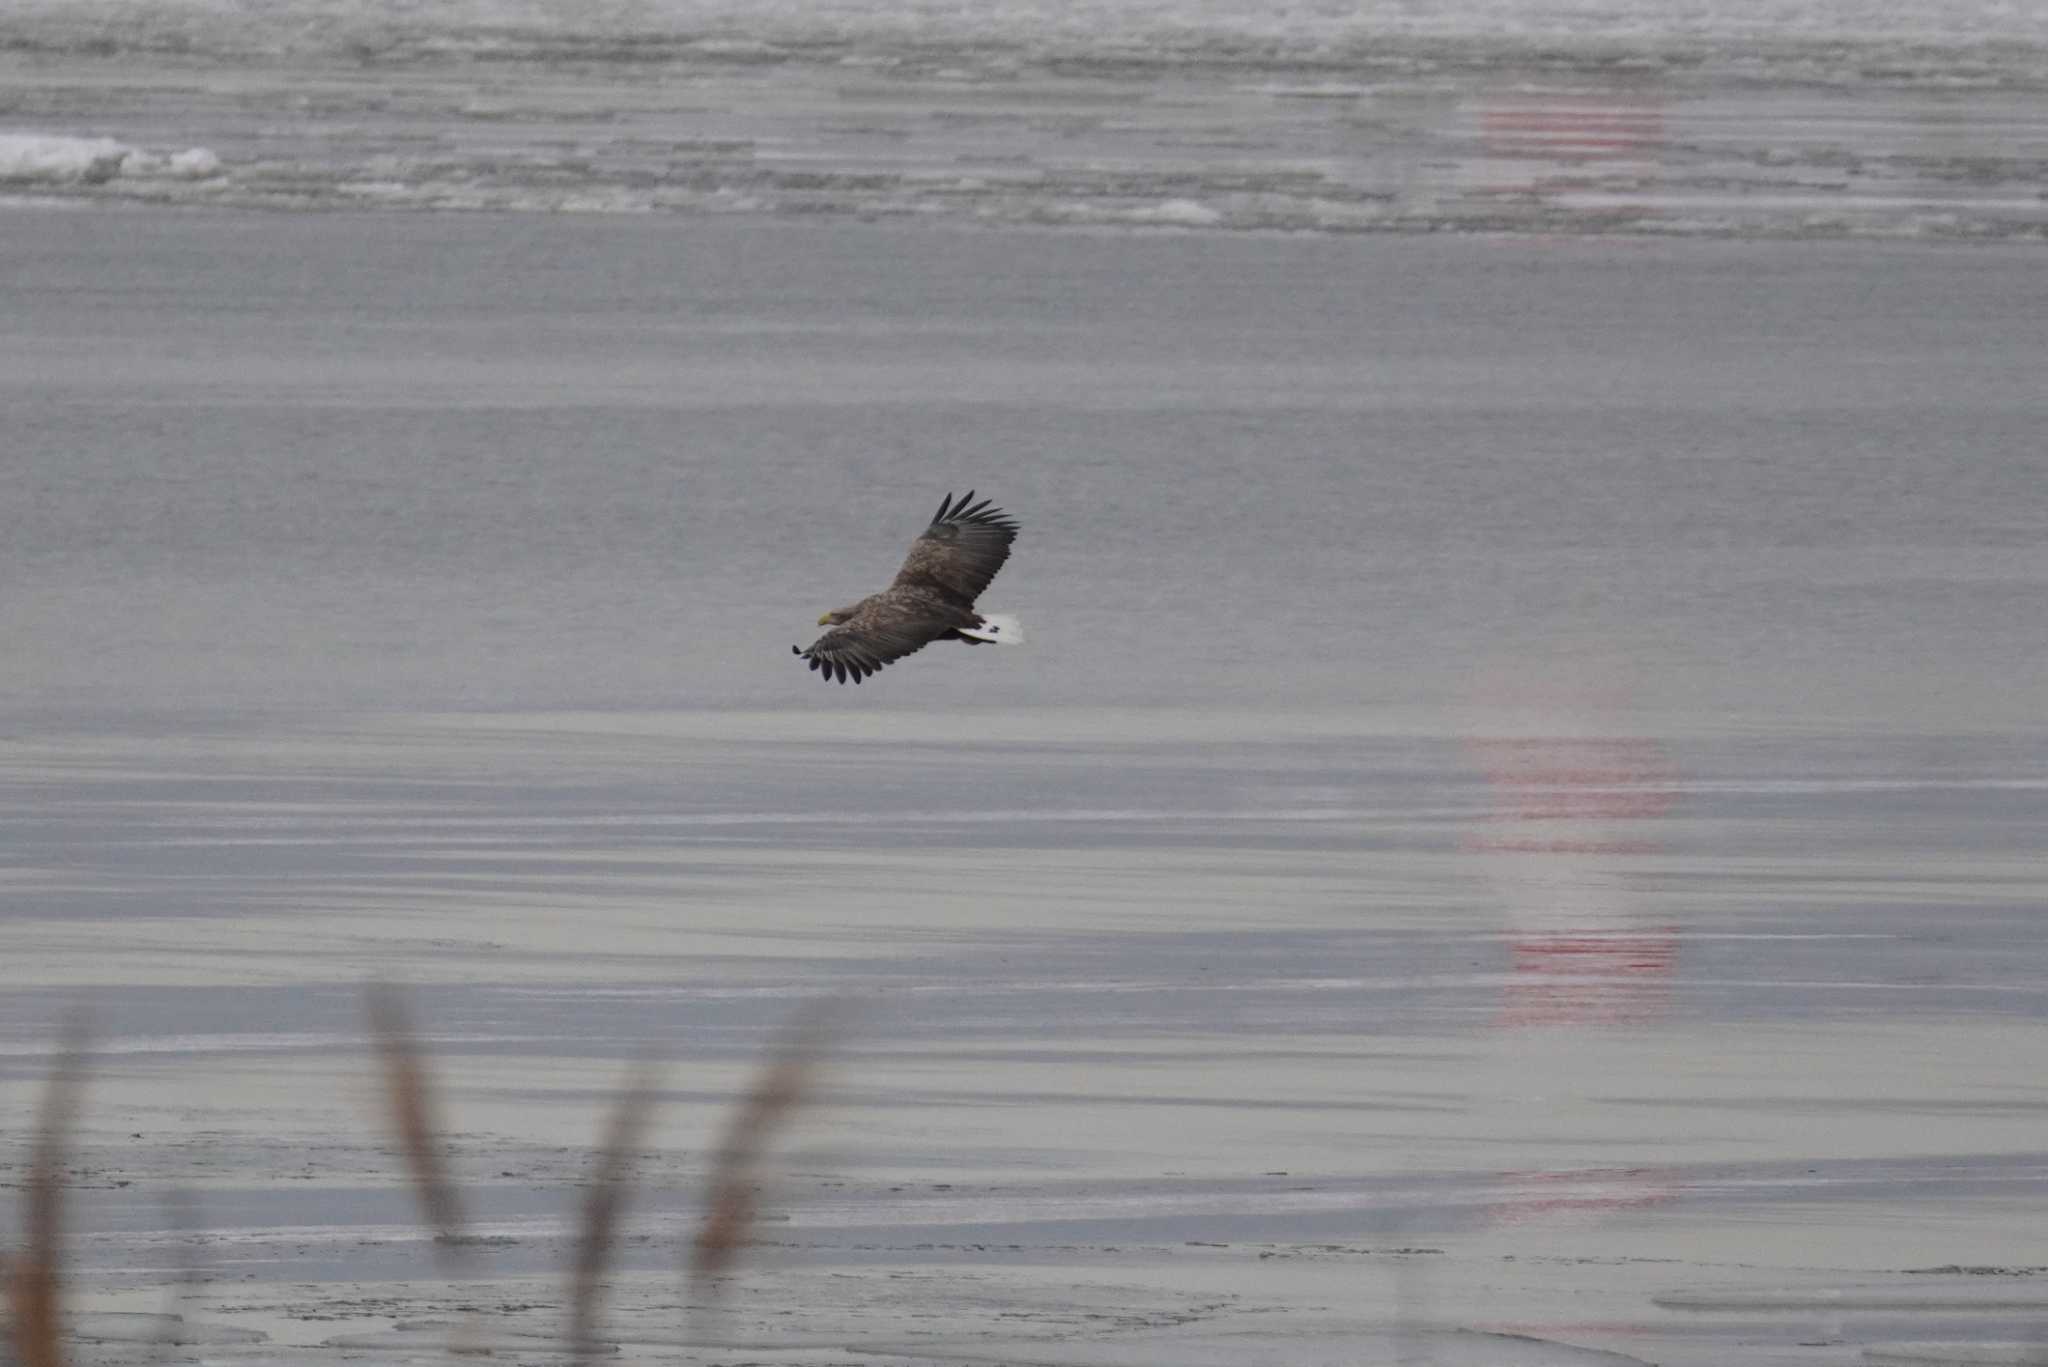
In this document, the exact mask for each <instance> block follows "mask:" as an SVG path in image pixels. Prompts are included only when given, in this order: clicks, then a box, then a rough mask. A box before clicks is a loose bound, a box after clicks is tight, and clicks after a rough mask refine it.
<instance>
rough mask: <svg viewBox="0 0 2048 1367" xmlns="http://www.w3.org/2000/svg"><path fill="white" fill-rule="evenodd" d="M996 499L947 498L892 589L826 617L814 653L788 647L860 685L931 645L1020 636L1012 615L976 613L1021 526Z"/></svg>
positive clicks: (836, 676) (814, 664) (980, 642)
mask: <svg viewBox="0 0 2048 1367" xmlns="http://www.w3.org/2000/svg"><path fill="white" fill-rule="evenodd" d="M990 502H992V500H990V499H983V500H982V501H981V502H979V503H976V502H975V501H974V491H973V490H972V489H970V490H968V491H967V493H966V495H965V496H964V497H962V498H960V499H959V500H958V501H957V502H956V501H955V500H954V498H953V496H952V495H951V494H947V495H946V497H945V498H944V499H943V500H941V501H940V503H939V511H938V514H937V515H936V516H934V517H933V518H932V525H931V526H929V527H926V528H925V529H924V531H923V532H922V533H921V534H919V536H918V538H917V540H915V541H913V542H911V543H910V554H909V555H908V556H907V557H905V558H904V561H903V568H902V569H900V570H898V571H896V578H895V579H894V580H892V581H891V582H890V584H889V587H888V588H886V589H883V590H882V591H881V592H880V593H876V594H870V595H869V596H868V597H866V598H863V599H861V600H860V601H859V602H858V603H855V604H854V605H853V606H852V607H845V608H840V609H839V610H838V611H837V612H828V613H826V614H825V615H824V616H823V617H820V618H819V619H818V625H819V626H821V627H822V626H829V627H831V628H832V630H830V631H828V632H826V633H825V634H824V635H823V636H820V637H819V638H818V639H817V640H815V641H813V642H811V648H810V649H809V650H805V649H802V648H801V647H798V646H791V647H790V649H791V650H793V651H795V652H796V653H797V655H798V656H799V657H801V658H802V659H805V660H808V661H810V664H811V668H812V669H815V670H817V671H818V672H819V673H820V674H823V675H824V676H825V677H826V678H827V679H837V680H838V681H839V682H840V683H845V682H846V681H847V680H848V679H851V680H853V681H854V682H855V683H859V682H860V681H861V680H862V679H864V678H866V677H867V676H868V675H870V674H872V673H874V672H875V671H876V670H878V669H880V668H881V667H882V666H883V665H885V664H888V663H889V662H890V661H891V660H900V659H902V658H903V657H904V656H905V655H909V654H911V653H913V652H915V651H919V650H923V649H924V648H925V647H926V646H927V645H930V644H931V643H932V642H933V641H965V642H966V643H967V644H968V645H985V644H988V643H990V642H1003V643H1008V642H1010V641H1014V640H1018V639H1020V634H1019V631H1018V627H1017V623H1016V620H1015V619H1014V618H1004V617H995V616H983V615H982V614H981V613H978V612H976V611H975V610H974V600H975V598H977V597H978V596H979V595H980V593H981V591H982V590H983V589H985V588H987V587H988V581H989V580H991V579H993V578H995V577H996V571H997V570H999V569H1001V568H1002V567H1003V562H1004V561H1005V560H1007V559H1009V558H1010V543H1011V542H1012V541H1014V540H1015V539H1016V537H1017V524H1016V523H1015V522H1014V521H1012V520H1011V519H1010V517H1009V516H1008V515H1007V514H1005V513H1004V512H1003V510H1002V509H1001V508H991V507H990V506H989V504H990Z"/></svg>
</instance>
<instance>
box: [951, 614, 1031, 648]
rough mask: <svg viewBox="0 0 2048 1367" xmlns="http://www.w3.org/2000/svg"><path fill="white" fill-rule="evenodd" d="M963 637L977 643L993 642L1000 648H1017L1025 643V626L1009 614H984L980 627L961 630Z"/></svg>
mask: <svg viewBox="0 0 2048 1367" xmlns="http://www.w3.org/2000/svg"><path fill="white" fill-rule="evenodd" d="M960 634H961V635H962V636H971V637H973V638H974V639H975V640H977V641H993V642H995V644H997V645H999V646H1015V645H1022V644H1023V643H1024V624H1023V623H1022V622H1020V621H1018V620H1017V619H1016V618H1015V617H1012V616H1010V614H1008V613H1007V612H984V613H983V614H981V625H980V626H978V627H962V628H960Z"/></svg>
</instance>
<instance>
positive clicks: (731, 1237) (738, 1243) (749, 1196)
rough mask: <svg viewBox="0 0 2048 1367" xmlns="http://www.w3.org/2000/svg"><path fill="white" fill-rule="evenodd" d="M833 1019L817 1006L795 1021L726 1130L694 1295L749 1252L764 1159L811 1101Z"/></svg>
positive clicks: (694, 1252)
mask: <svg viewBox="0 0 2048 1367" xmlns="http://www.w3.org/2000/svg"><path fill="white" fill-rule="evenodd" d="M833 1014H834V1013H833V1012H832V1011H830V1010H828V1009H827V1008H824V1007H814V1008H812V1009H811V1010H808V1011H806V1012H804V1013H803V1014H802V1015H801V1016H799V1017H798V1018H797V1021H796V1023H795V1024H794V1025H793V1026H792V1027H791V1029H790V1031H789V1033H788V1034H787V1035H786V1036H785V1037H784V1039H783V1041H782V1043H781V1045H780V1046H779V1047H778V1048H777V1049H776V1051H775V1053H774V1055H773V1056H772V1057H771V1058H770V1059H769V1061H768V1063H767V1066H766V1067H764V1068H763V1069H762V1070H761V1072H760V1073H759V1074H758V1075H757V1076H756V1078H755V1081H754V1086H753V1088H752V1090H750V1091H749V1092H748V1093H747V1095H746V1098H745V1099H744V1100H743V1101H742V1102H741V1103H740V1108H739V1110H738V1111H737V1112H735V1113H734V1115H733V1118H732V1122H731V1123H730V1124H729V1125H727V1126H726V1130H725V1136H724V1138H723V1140H722V1141H721V1142H720V1143H719V1146H718V1152H717V1154H716V1156H715V1157H714V1158H713V1160H712V1166H711V1182H710V1192H709V1196H708V1198H707V1200H706V1202H705V1212H704V1223H703V1225H702V1226H700V1227H699V1228H698V1230H697V1238H696V1241H695V1243H694V1244H693V1245H692V1246H691V1249H690V1273H689V1275H690V1288H691V1291H692V1293H693V1294H695V1293H699V1292H704V1291H708V1290H712V1289H715V1288H714V1287H713V1283H714V1282H715V1281H716V1279H717V1278H719V1277H720V1276H722V1275H724V1274H725V1273H726V1272H728V1271H730V1270H731V1269H732V1265H733V1263H734V1261H735V1260H736V1259H737V1258H738V1256H739V1253H740V1250H742V1249H743V1248H745V1247H746V1245H747V1241H748V1239H749V1237H750V1236H751V1234H752V1231H753V1226H754V1219H755V1216H756V1215H757V1214H758V1213H759V1205H760V1168H761V1160H762V1158H763V1156H764V1155H765V1154H766V1153H767V1150H768V1146H769V1144H770V1143H772V1142H773V1140H774V1138H775V1135H776V1132H777V1131H778V1130H780V1129H781V1128H782V1127H783V1126H784V1125H785V1124H787V1123H788V1121H789V1119H790V1117H791V1116H793V1115H794V1114H795V1113H796V1111H797V1108H798V1107H800V1106H802V1105H803V1104H804V1102H805V1101H807V1100H808V1099H809V1097H810V1093H811V1090H812V1086H813V1083H814V1081H815V1079H816V1076H817V1071H818V1067H819V1064H820V1061H821V1060H822V1059H823V1057H824V1053H825V1041H826V1037H827V1036H826V1031H827V1027H828V1026H829V1024H830V1023H831V1019H832V1016H833Z"/></svg>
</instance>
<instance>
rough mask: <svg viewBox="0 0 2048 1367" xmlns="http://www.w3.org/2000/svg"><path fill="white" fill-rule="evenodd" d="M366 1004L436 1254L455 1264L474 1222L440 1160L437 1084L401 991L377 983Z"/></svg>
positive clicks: (393, 1120)
mask: <svg viewBox="0 0 2048 1367" xmlns="http://www.w3.org/2000/svg"><path fill="white" fill-rule="evenodd" d="M366 1005H367V1008H368V1012H369V1017H370V1037H371V1039H372V1040H374V1041H375V1043H376V1046H377V1057H378V1059H379V1061H380V1062H381V1063H382V1064H383V1067H384V1098H385V1101H386V1103H387V1105H388V1106H389V1108H390V1114H391V1126H392V1128H393V1129H394V1130H396V1131H397V1133H398V1141H399V1145H400V1147H401V1148H403V1149H404V1151H405V1162H406V1167H407V1168H408V1169H409V1170H410V1171H411V1173H412V1186H413V1194H414V1195H415V1196H416V1197H417V1198H418V1199H419V1203H420V1210H421V1212H422V1213H423V1214H424V1215H425V1217H426V1221H427V1223H428V1224H429V1225H431V1226H432V1227H433V1230H434V1247H435V1249H436V1250H437V1251H436V1255H435V1256H436V1257H437V1258H438V1259H440V1260H441V1261H442V1262H443V1263H444V1264H447V1263H452V1262H454V1261H456V1259H457V1254H458V1252H459V1250H460V1249H461V1248H462V1246H463V1244H464V1243H465V1242H466V1239H467V1235H466V1233H465V1231H466V1230H467V1229H468V1227H469V1226H468V1221H467V1220H466V1219H465V1218H464V1216H463V1210H462V1194H461V1193H460V1192H459V1191H457V1190H456V1187H455V1183H454V1181H453V1180H452V1179H450V1177H449V1176H448V1170H447V1167H446V1165H445V1164H443V1162H442V1161H441V1150H440V1148H439V1145H438V1142H437V1139H436V1136H437V1135H438V1134H439V1133H440V1127H439V1126H438V1125H437V1124H436V1123H435V1106H434V1088H433V1083H432V1081H431V1080H430V1079H429V1078H428V1076H427V1068H426V1060H425V1058H424V1057H423V1056H422V1054H421V1052H420V1048H419V1044H418V1041H417V1040H416V1039H415V1037H414V1035H413V1032H412V1025H411V1021H410V1020H409V1019H408V1017H407V1015H406V1010H405V1003H404V1001H403V1000H401V998H400V997H399V994H398V992H397V991H396V990H394V989H393V988H391V987H388V986H385V985H383V984H381V983H378V984H372V985H371V987H370V989H369V992H368V996H367V1000H366Z"/></svg>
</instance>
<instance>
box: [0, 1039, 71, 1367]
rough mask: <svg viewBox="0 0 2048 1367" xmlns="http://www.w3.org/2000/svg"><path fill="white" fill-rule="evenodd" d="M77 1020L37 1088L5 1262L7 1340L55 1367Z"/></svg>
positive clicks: (32, 1366)
mask: <svg viewBox="0 0 2048 1367" xmlns="http://www.w3.org/2000/svg"><path fill="white" fill-rule="evenodd" d="M85 1036H86V1032H85V1024H84V1022H83V1021H82V1020H77V1019H74V1020H72V1021H71V1022H70V1023H69V1024H68V1025H66V1027H65V1029H64V1035H63V1038H62V1040H61V1042H60V1043H59V1045H58V1049H57V1061H56V1064H55V1065H54V1066H53V1067H52V1068H51V1070H50V1080H49V1081H48V1082H47V1083H46V1084H45V1085H44V1087H43V1104H42V1109H41V1114H40V1117H39V1119H38V1121H37V1125H36V1143H35V1153H34V1156H33V1158H32V1159H31V1160H30V1165H29V1179H28V1195H27V1199H26V1201H25V1203H24V1206H23V1213H22V1214H23V1218H22V1224H23V1229H22V1248H21V1251H20V1252H19V1253H17V1254H15V1255H14V1256H12V1257H10V1258H8V1259H7V1260H6V1272H7V1307H8V1330H9V1333H8V1338H9V1340H10V1342H11V1345H12V1347H13V1349H14V1358H15V1361H16V1362H17V1363H19V1364H20V1367H63V1363H64V1350H63V1346H62V1343H61V1340H62V1338H63V1333H64V1325H63V1317H64V1316H63V1311H64V1306H63V1290H64V1288H63V1248H62V1244H63V1239H64V1157H65V1153H66V1151H67V1150H68V1148H69V1147H70V1143H71V1128H72V1124H73V1122H74V1121H76V1119H77V1117H78V1106H79V1097H80V1094H81V1093H82V1092H83V1090H84V1084H85Z"/></svg>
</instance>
